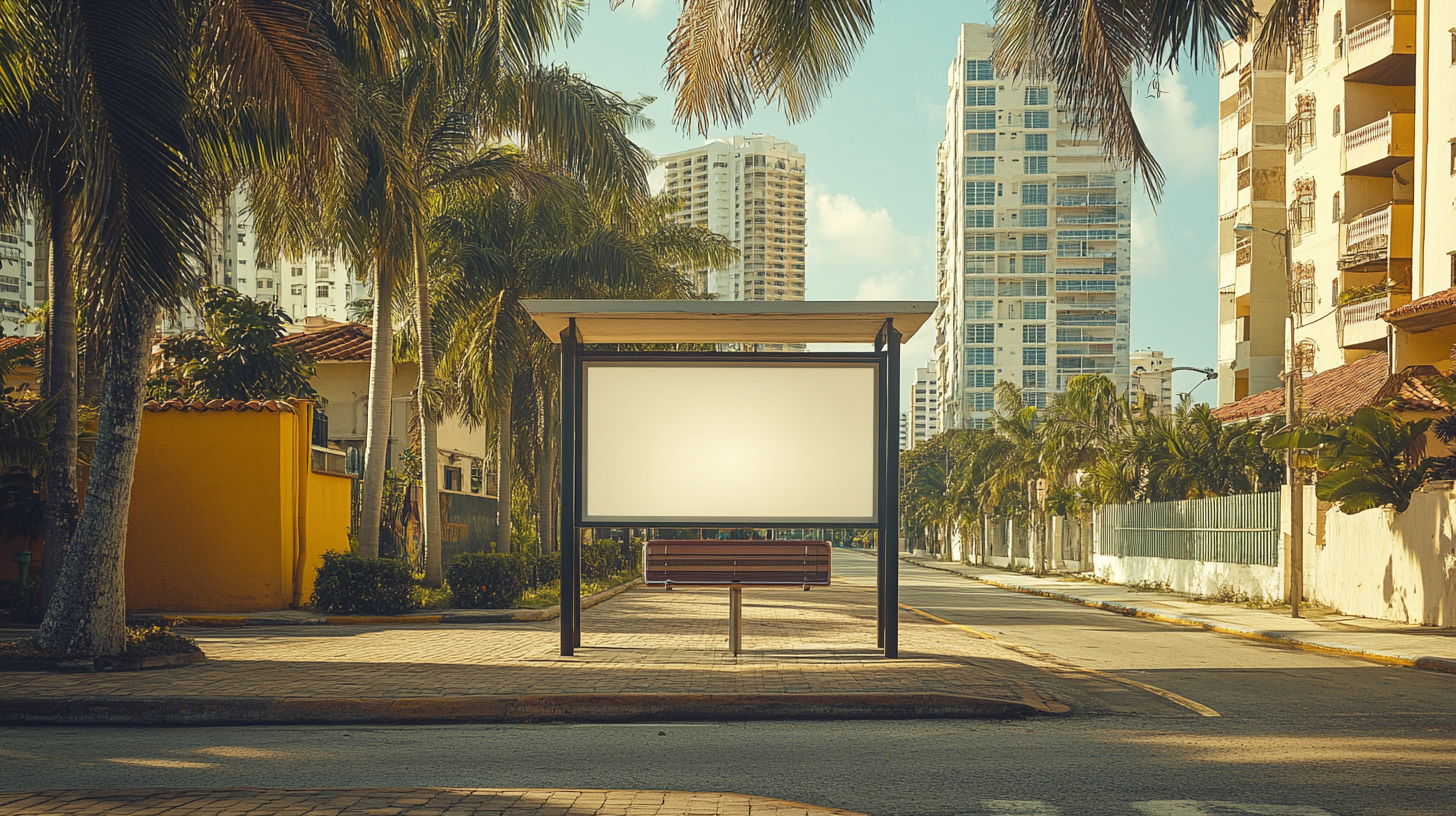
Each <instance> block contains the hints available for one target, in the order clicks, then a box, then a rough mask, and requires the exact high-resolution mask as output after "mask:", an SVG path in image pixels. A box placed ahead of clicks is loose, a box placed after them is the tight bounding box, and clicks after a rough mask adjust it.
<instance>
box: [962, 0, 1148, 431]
mask: <svg viewBox="0 0 1456 816" xmlns="http://www.w3.org/2000/svg"><path fill="white" fill-rule="evenodd" d="M994 45H995V42H994V40H993V38H992V29H991V27H990V26H986V25H979V24H974V23H967V24H965V25H963V26H962V27H961V36H960V41H959V43H958V45H957V54H956V60H955V62H954V63H952V65H951V68H950V73H949V76H948V82H947V84H948V87H949V100H948V102H947V105H946V134H945V140H944V141H943V142H941V145H940V149H939V152H938V157H937V191H936V208H937V225H936V226H937V236H936V267H937V297H938V299H939V301H940V307H941V308H940V310H939V311H938V312H937V318H936V367H937V379H938V380H939V384H940V388H939V390H940V405H939V422H940V426H941V427H942V428H975V427H985V426H986V424H987V422H988V421H989V417H990V412H991V410H992V409H993V408H994V407H995V396H994V387H995V385H996V383H998V382H1002V381H1006V382H1010V383H1012V384H1013V385H1016V386H1018V387H1020V388H1021V389H1022V391H1023V396H1024V399H1025V400H1026V402H1027V403H1028V404H1031V405H1035V406H1039V407H1044V406H1045V405H1046V404H1047V402H1048V400H1049V398H1050V397H1051V395H1052V394H1054V393H1056V392H1057V391H1060V390H1063V389H1065V388H1066V384H1067V382H1068V381H1070V380H1071V379H1072V378H1073V377H1075V376H1077V375H1079V374H1089V373H1095V374H1103V375H1106V376H1107V377H1109V378H1111V379H1112V380H1113V381H1114V382H1116V383H1117V385H1118V387H1119V388H1120V389H1123V390H1125V389H1126V388H1127V384H1128V351H1129V349H1128V322H1129V316H1130V307H1131V237H1132V234H1131V229H1132V228H1131V218H1130V210H1131V197H1132V179H1131V174H1130V173H1129V172H1128V171H1126V170H1119V169H1116V168H1115V167H1113V166H1112V165H1110V164H1109V163H1108V162H1107V161H1106V160H1105V159H1104V158H1103V157H1102V146H1101V142H1100V141H1099V140H1095V139H1092V138H1089V137H1088V135H1087V134H1074V133H1073V132H1072V129H1071V127H1070V125H1069V124H1068V123H1067V122H1066V121H1065V116H1064V115H1063V113H1064V112H1063V111H1062V110H1060V109H1059V108H1058V102H1057V96H1056V88H1055V87H1054V86H1052V85H1048V84H1044V83H1038V82H1029V81H1024V80H1021V79H1013V78H1011V77H1006V76H998V75H997V74H996V73H995V69H994V66H993V65H992V62H991V52H992V50H993V48H994Z"/></svg>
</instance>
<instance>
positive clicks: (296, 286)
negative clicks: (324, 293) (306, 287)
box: [288, 283, 303, 297]
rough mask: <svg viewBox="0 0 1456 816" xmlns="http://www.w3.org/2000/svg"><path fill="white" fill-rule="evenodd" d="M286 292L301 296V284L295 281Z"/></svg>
mask: <svg viewBox="0 0 1456 816" xmlns="http://www.w3.org/2000/svg"><path fill="white" fill-rule="evenodd" d="M288 294H290V295H293V296H294V297H303V284H301V283H297V284H294V285H293V286H290V287H288Z"/></svg>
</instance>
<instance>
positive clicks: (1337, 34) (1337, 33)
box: [1330, 11, 1345, 59]
mask: <svg viewBox="0 0 1456 816" xmlns="http://www.w3.org/2000/svg"><path fill="white" fill-rule="evenodd" d="M1330 35H1331V39H1332V40H1334V43H1335V59H1339V58H1340V57H1343V56H1345V18H1344V15H1343V14H1341V13H1340V12H1338V11H1337V12H1335V27H1334V30H1332V31H1331V32H1330Z"/></svg>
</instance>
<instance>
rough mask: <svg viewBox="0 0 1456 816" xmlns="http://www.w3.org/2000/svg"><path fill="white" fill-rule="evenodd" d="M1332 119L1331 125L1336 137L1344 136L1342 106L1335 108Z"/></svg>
mask: <svg viewBox="0 0 1456 816" xmlns="http://www.w3.org/2000/svg"><path fill="white" fill-rule="evenodd" d="M1330 119H1331V122H1330V124H1331V125H1332V127H1333V128H1334V130H1333V133H1334V135H1336V136H1343V135H1345V127H1344V121H1343V117H1341V116H1340V106H1339V105H1336V106H1335V110H1334V115H1333V116H1331V117H1330Z"/></svg>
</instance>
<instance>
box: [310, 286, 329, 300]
mask: <svg viewBox="0 0 1456 816" xmlns="http://www.w3.org/2000/svg"><path fill="white" fill-rule="evenodd" d="M313 296H314V297H321V298H326V297H328V296H329V287H327V286H319V287H317V288H315V289H314V290H313Z"/></svg>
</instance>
